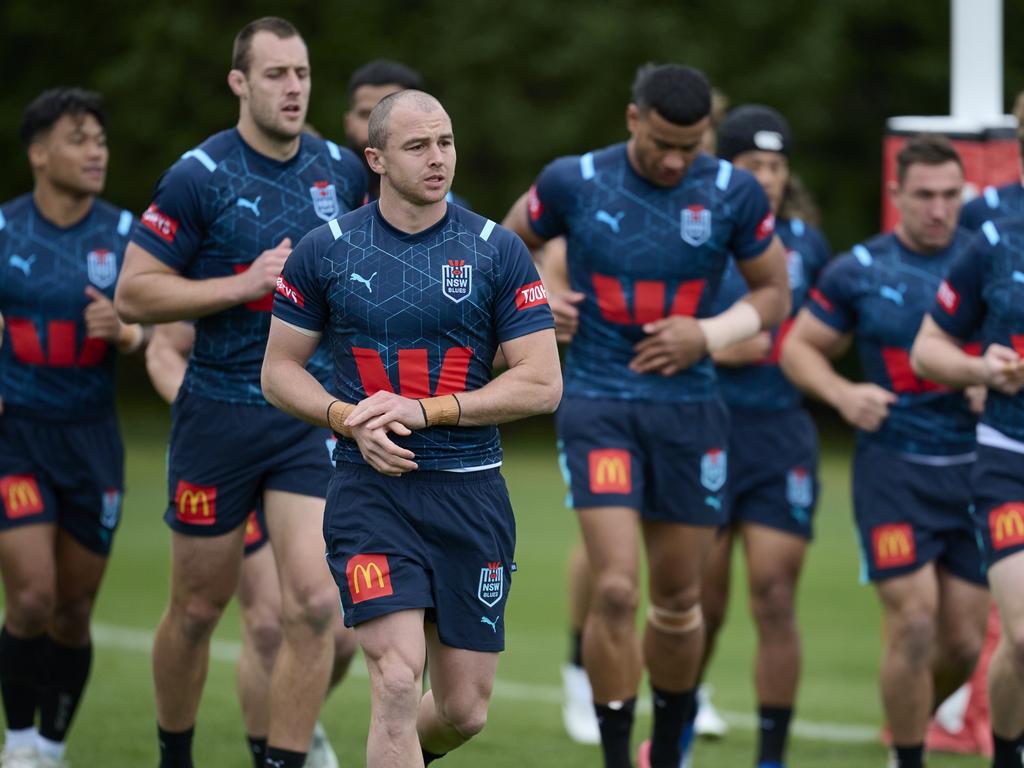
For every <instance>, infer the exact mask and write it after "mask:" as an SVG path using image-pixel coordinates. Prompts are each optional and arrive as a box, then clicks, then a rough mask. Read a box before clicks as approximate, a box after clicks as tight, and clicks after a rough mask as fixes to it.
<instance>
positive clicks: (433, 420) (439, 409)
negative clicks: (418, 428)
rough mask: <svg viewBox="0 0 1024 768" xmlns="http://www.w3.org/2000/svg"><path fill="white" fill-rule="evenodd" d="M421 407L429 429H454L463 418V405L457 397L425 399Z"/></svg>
mask: <svg viewBox="0 0 1024 768" xmlns="http://www.w3.org/2000/svg"><path fill="white" fill-rule="evenodd" d="M420 407H421V408H422V409H423V416H424V420H425V421H426V424H427V426H428V427H454V426H457V425H458V423H459V419H460V418H462V404H461V403H460V402H459V398H457V397H456V396H455V395H442V396H441V397H426V398H423V399H422V400H420Z"/></svg>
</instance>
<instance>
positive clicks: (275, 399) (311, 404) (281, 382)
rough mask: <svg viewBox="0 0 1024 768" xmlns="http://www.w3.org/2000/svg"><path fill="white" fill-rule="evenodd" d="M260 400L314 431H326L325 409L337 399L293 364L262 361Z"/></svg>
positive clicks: (313, 378)
mask: <svg viewBox="0 0 1024 768" xmlns="http://www.w3.org/2000/svg"><path fill="white" fill-rule="evenodd" d="M260 379H261V384H262V386H263V396H264V397H265V398H267V402H268V403H270V404H271V405H273V406H274V407H276V408H279V409H280V410H282V411H284V412H285V413H288V414H291V415H292V416H294V417H296V418H297V419H302V420H303V421H307V422H309V423H310V424H315V425H316V426H318V427H330V424H329V422H328V421H327V408H328V406H330V404H331V403H332V402H334V401H335V400H336V399H337V398H336V397H334V396H333V395H331V393H330V392H328V391H327V390H326V389H324V387H323V385H322V384H321V383H320V382H319V381H317V380H316V378H315V377H314V376H313V374H311V373H310V372H309V371H307V370H306V369H305V368H304V367H303V366H302V365H300V364H299V363H297V362H295V361H294V360H273V359H271V358H270V357H267V358H264V361H263V371H262V374H261V377H260Z"/></svg>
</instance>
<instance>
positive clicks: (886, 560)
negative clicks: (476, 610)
mask: <svg viewBox="0 0 1024 768" xmlns="http://www.w3.org/2000/svg"><path fill="white" fill-rule="evenodd" d="M871 545H872V549H873V550H874V553H875V566H876V567H878V568H899V567H900V566H903V565H913V564H914V563H915V562H916V561H917V550H916V549H915V547H914V529H913V528H911V527H910V523H898V524H896V523H891V524H889V525H876V526H875V527H874V528H872V529H871Z"/></svg>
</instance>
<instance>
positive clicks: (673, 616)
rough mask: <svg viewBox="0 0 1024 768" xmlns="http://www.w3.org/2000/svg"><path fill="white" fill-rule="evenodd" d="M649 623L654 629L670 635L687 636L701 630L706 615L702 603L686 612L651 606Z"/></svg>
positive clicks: (648, 613)
mask: <svg viewBox="0 0 1024 768" xmlns="http://www.w3.org/2000/svg"><path fill="white" fill-rule="evenodd" d="M647 622H648V623H649V624H650V625H651V626H652V627H654V629H656V630H658V631H659V632H664V633H665V634H668V635H687V634H689V633H690V632H694V631H696V630H698V629H700V628H701V626H702V625H703V624H704V613H703V612H702V611H701V609H700V603H696V604H695V605H693V606H691V607H690V608H688V609H686V610H685V611H672V610H669V609H668V608H659V607H658V606H656V605H654V604H651V605H650V606H649V607H648V608H647Z"/></svg>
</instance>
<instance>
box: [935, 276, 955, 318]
mask: <svg viewBox="0 0 1024 768" xmlns="http://www.w3.org/2000/svg"><path fill="white" fill-rule="evenodd" d="M935 298H936V299H937V300H938V302H939V306H940V307H942V308H943V309H944V310H946V314H949V315H955V314H956V310H957V308H958V307H959V306H960V294H959V293H957V292H956V289H955V288H953V286H952V285H950V284H949V281H948V280H943V281H942V284H941V285H940V286H939V291H938V293H936V294H935Z"/></svg>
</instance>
